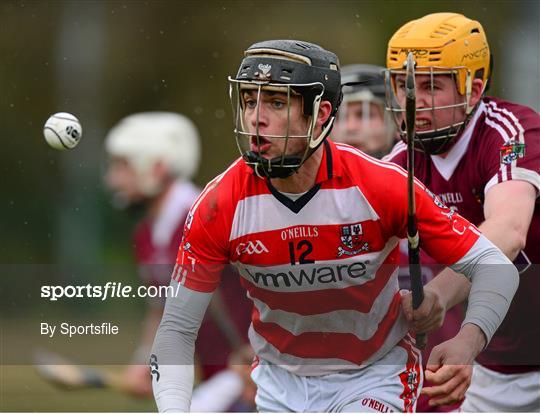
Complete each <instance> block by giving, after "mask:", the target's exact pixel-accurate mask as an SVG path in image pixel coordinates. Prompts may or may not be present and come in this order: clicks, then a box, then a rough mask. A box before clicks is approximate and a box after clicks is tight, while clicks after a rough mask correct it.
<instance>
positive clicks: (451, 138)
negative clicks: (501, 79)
mask: <svg viewBox="0 0 540 414" xmlns="http://www.w3.org/2000/svg"><path fill="white" fill-rule="evenodd" d="M409 52H413V54H414V57H415V62H416V75H418V76H428V77H429V79H430V82H431V105H427V106H425V107H418V108H417V109H416V112H417V119H418V117H421V115H422V112H424V113H425V112H426V111H429V112H430V113H431V119H432V121H433V122H432V125H431V127H432V128H431V129H430V130H429V131H420V132H418V131H417V132H416V135H415V142H414V144H415V148H416V149H418V150H420V151H424V152H426V153H429V154H434V155H435V154H441V153H444V152H446V151H447V150H448V149H449V148H450V147H451V146H452V145H453V143H454V142H455V140H456V139H457V138H458V137H459V135H460V134H461V132H462V131H463V130H464V127H465V126H466V124H467V122H468V121H469V119H470V118H471V115H472V113H473V112H474V109H475V107H476V105H471V93H472V88H473V79H477V78H478V79H482V81H483V90H482V93H484V92H485V90H486V87H487V85H488V83H489V77H490V72H491V71H490V53H489V46H488V43H487V39H486V36H485V33H484V30H483V28H482V26H481V25H480V23H478V22H477V21H474V20H470V19H468V18H466V17H465V16H463V15H461V14H456V13H435V14H430V15H427V16H424V17H422V18H420V19H418V20H414V21H411V22H409V23H407V24H405V25H404V26H403V27H401V28H400V29H399V30H398V31H397V32H396V33H395V34H394V36H393V37H392V38H391V39H390V42H389V43H388V53H387V70H386V72H385V77H386V85H387V94H386V105H387V109H388V110H389V111H391V112H392V113H393V115H394V119H395V121H396V124H397V126H398V129H399V131H400V134H401V137H402V139H405V130H404V120H403V118H404V116H403V115H404V108H402V107H401V106H400V105H399V104H398V100H397V99H396V92H397V89H396V88H397V85H396V78H397V77H399V76H401V75H403V76H404V74H405V63H406V59H407V55H408V53H409ZM438 76H450V77H451V78H452V80H453V82H454V84H455V86H456V87H455V92H454V94H455V95H454V98H455V99H454V101H453V102H454V103H453V104H450V105H444V106H436V105H435V98H434V96H435V92H434V80H435V79H436V77H438ZM441 111H446V113H447V114H448V111H452V117H451V120H450V121H446V122H445V124H444V125H442V124H437V118H438V115H439V114H441V113H442V112H441Z"/></svg>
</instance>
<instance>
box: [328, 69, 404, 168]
mask: <svg viewBox="0 0 540 414" xmlns="http://www.w3.org/2000/svg"><path fill="white" fill-rule="evenodd" d="M383 70H384V68H383V67H380V66H375V65H364V64H362V65H357V64H355V65H347V66H343V67H342V68H341V83H342V85H343V88H342V91H343V102H342V103H341V106H340V109H339V111H338V116H337V119H336V125H335V127H334V131H333V132H332V136H333V138H334V140H335V141H336V142H343V143H344V144H349V145H352V146H353V147H355V148H358V149H359V150H361V151H364V152H365V153H366V154H369V155H371V156H373V157H376V158H382V157H383V156H384V155H386V154H388V153H389V152H390V150H391V149H392V146H393V145H394V142H395V132H396V131H395V130H396V128H395V124H394V122H393V121H392V117H391V116H390V114H389V113H387V112H386V111H385V88H384V76H383Z"/></svg>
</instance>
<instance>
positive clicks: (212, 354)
mask: <svg viewBox="0 0 540 414" xmlns="http://www.w3.org/2000/svg"><path fill="white" fill-rule="evenodd" d="M105 145H106V149H107V153H108V154H109V157H110V163H109V169H108V171H107V175H106V181H107V183H108V185H109V187H110V188H111V189H112V190H113V192H114V193H115V195H116V198H117V199H119V200H120V201H121V202H123V203H124V204H126V205H129V206H131V207H134V206H136V205H143V207H144V209H145V211H146V216H145V218H144V219H143V220H142V221H141V222H140V223H139V224H138V226H137V229H136V232H135V238H134V246H135V249H136V257H137V263H138V265H139V268H140V274H141V277H142V278H143V280H144V281H145V283H147V284H152V285H163V284H168V283H169V278H170V272H171V271H172V264H173V263H174V262H175V258H176V255H177V253H178V246H179V244H180V240H181V239H182V234H183V228H184V222H185V219H186V216H187V212H188V210H189V207H190V206H191V205H192V204H193V202H194V201H195V199H196V197H197V196H198V194H199V190H198V188H197V187H195V186H194V185H193V184H192V183H191V181H190V179H191V177H193V175H194V173H195V172H196V169H197V167H198V164H199V160H200V139H199V135H198V132H197V130H196V128H195V126H194V125H193V123H192V122H191V121H190V120H189V119H188V118H186V117H185V116H183V115H180V114H175V113H163V112H153V113H141V114H135V115H131V116H129V117H127V118H125V119H123V120H122V121H121V122H120V123H119V124H118V125H117V126H116V127H115V128H113V129H112V130H111V132H110V133H109V135H108V136H107V139H106V143H105ZM225 281H226V283H224V284H223V286H222V287H221V290H220V295H216V297H215V298H214V301H213V302H212V306H211V308H210V309H211V310H212V312H211V313H210V316H211V317H210V318H207V319H206V320H205V322H204V323H203V325H202V327H201V332H200V337H199V341H198V344H197V357H198V361H199V363H200V366H199V367H200V369H201V371H200V372H199V376H200V377H199V379H200V380H202V381H204V380H207V379H209V378H210V377H212V376H213V375H214V374H216V373H218V372H220V371H222V370H223V369H224V368H225V367H226V366H227V359H228V356H229V354H230V352H231V350H232V349H235V348H238V347H240V346H241V345H242V344H243V343H244V342H245V339H244V338H245V332H246V330H247V323H249V322H248V321H249V312H250V307H249V302H247V301H246V299H245V297H244V294H243V292H242V290H240V288H239V285H238V283H237V280H236V278H232V277H230V278H226V279H225ZM163 306H164V298H156V299H154V300H151V301H149V303H148V307H147V316H146V318H145V321H144V328H143V335H142V339H141V345H140V348H139V351H138V355H137V356H136V365H132V366H131V367H130V368H129V369H128V370H127V371H126V373H125V375H124V381H125V382H126V383H127V384H129V385H130V388H131V390H132V391H133V393H134V394H138V395H149V394H150V395H151V384H150V381H149V378H150V375H149V370H148V366H147V365H146V364H145V363H144V362H145V361H146V360H147V358H148V355H149V354H150V352H149V351H150V347H151V344H152V341H153V338H154V336H155V332H156V329H157V326H158V325H159V321H160V320H161V316H162V313H163ZM230 315H232V319H231V316H230ZM212 384H214V385H212ZM241 385H242V381H241V380H240V379H239V378H237V376H236V375H235V374H234V373H233V372H229V373H223V374H221V375H220V378H219V379H218V380H217V381H215V382H214V383H209V384H206V386H205V387H203V388H201V389H200V390H199V391H198V398H196V399H195V400H194V405H195V407H194V409H195V410H204V409H206V408H209V409H210V411H222V410H225V409H227V408H229V406H230V405H231V403H232V402H234V400H235V399H236V398H235V397H234V396H233V397H232V398H231V395H232V394H235V391H234V390H235V389H236V390H237V389H239V388H240V389H241ZM216 386H217V387H218V388H221V389H222V390H227V388H228V391H229V392H228V393H227V392H226V393H222V395H221V398H218V394H217V393H216V392H215V391H216V390H215V387H216ZM208 392H210V393H212V394H213V395H212V396H211V398H212V400H213V401H208V399H209V398H208V395H207V393H208ZM237 393H238V392H237ZM218 400H219V401H218ZM209 402H212V403H213V404H214V405H210V406H209V405H208V403H209ZM216 404H217V405H216ZM246 408H247V407H246Z"/></svg>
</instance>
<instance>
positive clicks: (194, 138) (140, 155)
mask: <svg viewBox="0 0 540 414" xmlns="http://www.w3.org/2000/svg"><path fill="white" fill-rule="evenodd" d="M105 149H106V151H107V153H108V154H109V156H113V157H121V158H125V159H127V160H128V161H129V163H130V164H131V166H132V167H133V169H134V170H135V171H136V173H137V175H138V181H139V186H140V189H139V190H140V191H141V193H142V194H144V195H145V196H147V197H152V196H155V195H157V194H159V193H160V192H161V191H162V186H163V183H160V182H157V180H156V179H155V177H154V176H153V174H151V169H152V167H153V166H154V165H155V164H156V162H162V163H163V164H164V165H165V166H166V167H167V168H168V169H169V173H170V175H171V177H173V178H177V177H181V178H186V179H190V178H191V177H192V176H193V175H194V174H195V172H196V171H197V168H198V166H199V160H200V155H201V145H200V139H199V133H198V132H197V128H196V127H195V125H194V124H193V122H191V121H190V120H189V119H188V118H187V117H185V116H183V115H180V114H177V113H173V112H142V113H139V114H133V115H129V116H127V117H126V118H124V119H122V120H121V121H120V122H119V123H118V124H117V125H116V126H114V127H113V128H112V129H111V130H110V131H109V134H108V135H107V137H106V139H105Z"/></svg>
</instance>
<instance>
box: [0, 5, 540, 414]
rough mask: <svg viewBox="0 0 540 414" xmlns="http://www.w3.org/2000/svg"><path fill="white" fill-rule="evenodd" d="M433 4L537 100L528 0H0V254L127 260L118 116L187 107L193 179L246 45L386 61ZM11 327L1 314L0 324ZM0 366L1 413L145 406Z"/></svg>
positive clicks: (504, 83)
mask: <svg viewBox="0 0 540 414" xmlns="http://www.w3.org/2000/svg"><path fill="white" fill-rule="evenodd" d="M438 11H454V12H461V13H464V14H465V15H466V16H468V17H470V18H474V19H477V20H479V21H480V22H481V23H482V24H483V26H484V29H485V30H486V32H487V35H488V39H489V41H490V45H491V49H492V52H493V55H494V57H495V72H494V79H493V86H492V91H491V92H492V93H493V94H495V95H498V96H501V97H503V98H506V99H510V100H516V101H519V102H521V103H525V104H527V105H530V106H532V107H534V108H535V109H536V110H539V109H540V83H539V82H540V81H539V78H540V48H539V45H540V2H538V1H506V2H504V1H452V2H450V1H414V2H411V1H206V2H204V1H5V0H4V1H2V2H1V3H0V59H1V65H0V87H1V89H0V92H1V93H0V96H1V99H0V126H1V140H2V149H1V151H0V165H1V167H0V168H1V170H0V171H1V173H0V182H1V199H0V200H1V202H0V217H1V220H0V264H42V263H55V264H70V263H72V264H78V263H86V264H95V263H98V264H99V263H118V264H127V263H131V261H132V255H131V249H132V246H131V239H130V237H131V233H132V226H133V224H134V221H135V219H136V217H131V216H128V215H125V214H123V213H121V212H119V211H115V210H114V209H113V208H112V206H111V204H110V202H109V196H108V194H107V192H106V190H105V188H104V184H103V180H102V176H103V172H104V169H105V166H106V160H105V157H104V152H103V149H102V143H103V139H104V136H105V134H106V132H107V131H108V129H109V128H111V127H112V126H113V125H114V124H115V123H116V122H117V121H118V120H119V119H120V118H122V117H124V116H126V115H128V114H130V113H133V112H138V111H150V110H167V111H177V112H181V113H183V114H185V115H187V116H189V117H190V118H192V119H193V121H194V122H195V124H196V125H197V126H198V128H199V130H200V134H201V137H202V146H203V158H202V164H201V167H200V170H199V173H198V175H197V176H196V182H197V184H199V185H200V186H203V185H204V184H205V183H206V182H207V181H208V180H210V179H211V178H212V177H214V176H215V175H217V174H218V173H220V172H221V171H222V170H223V169H224V168H225V167H226V166H227V165H228V164H229V163H230V162H231V161H232V160H233V159H235V158H236V157H237V156H238V154H237V150H236V146H235V143H234V137H233V134H232V117H231V111H230V102H229V99H228V91H227V81H226V78H227V76H228V75H233V74H235V72H236V70H237V67H238V64H239V62H240V59H241V58H242V54H243V51H244V50H245V49H246V48H247V47H248V46H249V45H250V44H252V43H254V42H256V41H260V40H266V39H271V38H296V39H301V40H306V41H310V42H314V43H318V44H320V45H321V46H323V47H325V48H327V49H330V50H332V51H334V52H336V53H337V54H338V56H339V57H340V60H341V63H342V64H349V63H373V64H379V65H384V62H385V55H386V44H387V41H388V39H389V38H390V36H391V35H392V34H393V33H394V32H395V30H396V29H397V28H398V27H400V26H401V25H402V24H403V23H405V22H406V21H408V20H411V19H414V18H416V17H420V16H422V15H424V14H427V13H432V12H438ZM59 111H66V112H71V113H73V114H75V115H76V116H77V117H78V118H79V120H80V121H81V123H82V126H83V139H82V141H81V143H80V144H79V146H78V147H77V148H76V149H74V150H72V151H66V152H60V151H55V150H53V149H51V148H49V147H48V146H47V144H46V143H45V141H44V139H43V136H42V127H43V124H44V122H45V121H46V119H47V118H48V117H49V115H51V114H53V113H55V112H59ZM4 276H5V275H0V277H1V278H2V282H0V283H1V285H0V288H1V289H0V292H4V294H5V292H6V290H8V287H9V286H8V283H9V281H10V278H6V277H4ZM11 276H14V277H16V275H11ZM134 280H136V279H134ZM27 282H28V283H30V284H31V283H35V282H36V281H35V280H33V281H27ZM2 303H3V305H4V306H2V305H0V310H2V309H3V310H6V303H5V301H2ZM9 314H10V315H12V314H13V308H11V312H10V313H9ZM13 325H14V322H13V321H12V320H10V321H9V323H7V322H6V320H4V322H2V328H1V329H2V331H1V332H4V333H5V331H6V330H8V329H12V327H13ZM23 343H24V341H23ZM0 369H1V370H2V372H1V373H0V379H2V381H0V382H1V383H2V385H1V387H0V410H2V411H5V410H15V411H17V410H25V411H31V410H41V411H43V410H45V411H47V410H54V411H58V410H63V409H65V410H70V411H75V410H79V409H80V410H84V411H99V410H106V411H115V410H129V411H136V410H146V409H152V408H153V405H152V404H151V403H148V404H147V403H143V404H142V405H139V404H138V403H137V402H135V401H131V400H129V399H127V397H119V396H118V397H112V396H111V397H110V399H109V400H101V399H98V398H95V395H97V394H95V392H89V394H83V395H81V394H79V396H78V397H77V394H75V397H73V395H74V394H71V396H70V397H63V396H60V394H58V395H57V393H58V392H57V391H54V390H53V389H52V388H50V386H48V385H47V384H44V383H41V382H39V380H38V379H37V378H35V377H34V375H33V374H31V372H32V371H31V367H19V368H17V367H14V366H8V367H6V366H0ZM23 372H29V373H30V374H28V375H27V376H25V375H23V374H22V373H23ZM6 378H10V379H9V381H5V380H4V379H6ZM36 390H37V391H36ZM36 393H37V394H36ZM23 395H35V397H36V398H37V399H39V401H40V402H37V399H32V398H23ZM38 397H39V398H38ZM65 398H67V399H65ZM70 398H71V399H72V400H73V404H72V403H69V401H71V400H70ZM114 398H117V399H116V400H115V399H114ZM62 399H63V400H62ZM83 400H84V401H85V403H84V404H82V405H77V403H76V402H77V401H83ZM59 401H63V402H64V404H63V405H62V403H59ZM104 401H106V402H104Z"/></svg>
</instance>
